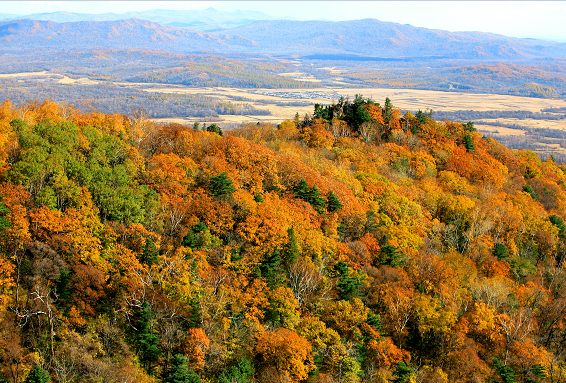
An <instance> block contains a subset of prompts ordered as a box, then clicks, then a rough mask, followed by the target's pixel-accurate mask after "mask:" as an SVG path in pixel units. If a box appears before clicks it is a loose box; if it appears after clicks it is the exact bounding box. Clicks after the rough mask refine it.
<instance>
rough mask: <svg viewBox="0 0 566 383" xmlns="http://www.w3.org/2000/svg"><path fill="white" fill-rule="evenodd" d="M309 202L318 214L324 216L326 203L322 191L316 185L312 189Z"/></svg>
mask: <svg viewBox="0 0 566 383" xmlns="http://www.w3.org/2000/svg"><path fill="white" fill-rule="evenodd" d="M307 202H308V203H310V204H311V205H312V207H313V208H314V210H316V211H317V212H318V213H320V214H322V213H323V212H324V207H325V206H326V201H325V200H324V198H322V196H321V195H320V191H319V190H318V187H316V185H314V186H313V187H312V188H311V189H310V191H309V194H308V200H307Z"/></svg>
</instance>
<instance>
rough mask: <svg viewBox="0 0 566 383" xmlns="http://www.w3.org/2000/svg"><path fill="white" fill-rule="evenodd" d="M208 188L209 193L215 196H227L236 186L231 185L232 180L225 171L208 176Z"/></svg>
mask: <svg viewBox="0 0 566 383" xmlns="http://www.w3.org/2000/svg"><path fill="white" fill-rule="evenodd" d="M208 188H209V190H210V194H212V195H213V196H215V197H221V196H227V195H230V194H232V193H234V192H235V191H236V188H235V187H234V185H232V180H231V179H230V178H228V174H227V173H226V172H222V173H220V174H218V175H217V176H213V177H210V184H209V187H208Z"/></svg>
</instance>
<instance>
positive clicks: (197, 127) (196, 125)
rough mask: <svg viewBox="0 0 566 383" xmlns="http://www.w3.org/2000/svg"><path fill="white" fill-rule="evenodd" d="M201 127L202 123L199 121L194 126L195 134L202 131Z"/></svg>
mask: <svg viewBox="0 0 566 383" xmlns="http://www.w3.org/2000/svg"><path fill="white" fill-rule="evenodd" d="M199 125H200V123H199V122H198V121H196V122H195V123H194V124H193V130H194V131H195V132H198V131H199V130H200V129H199Z"/></svg>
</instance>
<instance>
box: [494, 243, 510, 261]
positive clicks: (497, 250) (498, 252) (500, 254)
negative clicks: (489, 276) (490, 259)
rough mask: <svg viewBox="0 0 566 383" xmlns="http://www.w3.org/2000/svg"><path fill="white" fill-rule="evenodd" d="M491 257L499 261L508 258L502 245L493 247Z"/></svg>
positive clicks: (498, 244)
mask: <svg viewBox="0 0 566 383" xmlns="http://www.w3.org/2000/svg"><path fill="white" fill-rule="evenodd" d="M493 255H494V256H495V257H496V258H497V259H499V260H502V259H505V258H507V257H508V256H509V254H508V253H507V247H506V246H505V245H504V244H502V243H496V244H495V246H493Z"/></svg>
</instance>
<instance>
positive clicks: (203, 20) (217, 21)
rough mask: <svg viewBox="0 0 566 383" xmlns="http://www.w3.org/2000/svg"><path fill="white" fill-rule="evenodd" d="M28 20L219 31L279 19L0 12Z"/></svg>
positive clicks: (236, 14) (163, 12)
mask: <svg viewBox="0 0 566 383" xmlns="http://www.w3.org/2000/svg"><path fill="white" fill-rule="evenodd" d="M10 19H11V20H15V19H29V20H42V21H54V22H56V23H69V22H76V21H118V20H127V19H142V20H150V21H153V22H156V23H159V24H163V25H167V26H171V27H177V28H190V29H194V30H197V31H220V30H224V29H228V28H233V27H236V26H241V25H245V24H250V23H253V22H254V21H258V20H275V19H280V18H276V17H273V16H270V15H268V14H267V13H264V12H257V11H241V10H238V11H233V12H225V11H218V10H216V9H214V8H208V9H205V10H202V11H175V10H173V11H172V10H168V9H153V10H149V11H140V12H126V13H101V14H89V13H73V12H51V13H34V14H31V15H13V14H5V13H0V20H10Z"/></svg>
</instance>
